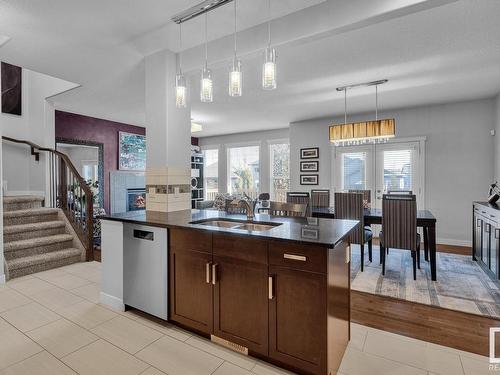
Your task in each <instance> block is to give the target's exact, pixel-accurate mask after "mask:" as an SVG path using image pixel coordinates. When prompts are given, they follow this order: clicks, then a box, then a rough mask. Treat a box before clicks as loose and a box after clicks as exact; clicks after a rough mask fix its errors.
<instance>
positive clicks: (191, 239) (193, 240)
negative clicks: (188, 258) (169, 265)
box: [170, 228, 212, 253]
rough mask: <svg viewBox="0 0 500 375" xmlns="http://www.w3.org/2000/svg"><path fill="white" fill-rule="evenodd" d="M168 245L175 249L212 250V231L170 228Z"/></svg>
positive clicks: (206, 251) (209, 251)
mask: <svg viewBox="0 0 500 375" xmlns="http://www.w3.org/2000/svg"><path fill="white" fill-rule="evenodd" d="M170 246H171V247H172V249H175V250H194V251H200V252H203V253H211V252H212V233H210V232H207V231H203V230H194V229H176V228H173V229H170Z"/></svg>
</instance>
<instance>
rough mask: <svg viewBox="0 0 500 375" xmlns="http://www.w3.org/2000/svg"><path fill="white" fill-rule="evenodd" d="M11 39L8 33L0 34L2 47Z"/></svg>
mask: <svg viewBox="0 0 500 375" xmlns="http://www.w3.org/2000/svg"><path fill="white" fill-rule="evenodd" d="M9 40H10V37H8V36H7V35H0V47H2V46H3V45H4V44H5V43H7V42H8V41H9Z"/></svg>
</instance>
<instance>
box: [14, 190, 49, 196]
mask: <svg viewBox="0 0 500 375" xmlns="http://www.w3.org/2000/svg"><path fill="white" fill-rule="evenodd" d="M20 195H36V196H38V197H45V192H44V191H41V190H40V191H38V190H9V191H6V192H5V193H4V196H5V197H18V196H20Z"/></svg>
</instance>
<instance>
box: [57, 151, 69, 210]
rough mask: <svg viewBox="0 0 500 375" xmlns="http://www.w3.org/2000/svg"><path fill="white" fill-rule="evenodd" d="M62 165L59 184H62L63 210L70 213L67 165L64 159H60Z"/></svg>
mask: <svg viewBox="0 0 500 375" xmlns="http://www.w3.org/2000/svg"><path fill="white" fill-rule="evenodd" d="M59 160H60V163H59V184H60V186H59V187H60V189H61V192H60V197H59V199H60V201H61V208H62V209H63V211H66V212H68V177H67V174H66V171H67V167H66V163H65V162H64V160H63V159H62V158H59Z"/></svg>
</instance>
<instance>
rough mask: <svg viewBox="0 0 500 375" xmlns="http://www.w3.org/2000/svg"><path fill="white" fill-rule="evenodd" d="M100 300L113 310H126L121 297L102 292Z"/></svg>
mask: <svg viewBox="0 0 500 375" xmlns="http://www.w3.org/2000/svg"><path fill="white" fill-rule="evenodd" d="M99 300H100V302H101V303H102V304H103V305H106V306H108V307H110V308H111V309H113V310H116V311H122V312H123V311H125V304H124V303H123V300H122V299H120V298H117V297H114V296H111V295H109V294H106V293H104V292H101V294H100V298H99Z"/></svg>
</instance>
